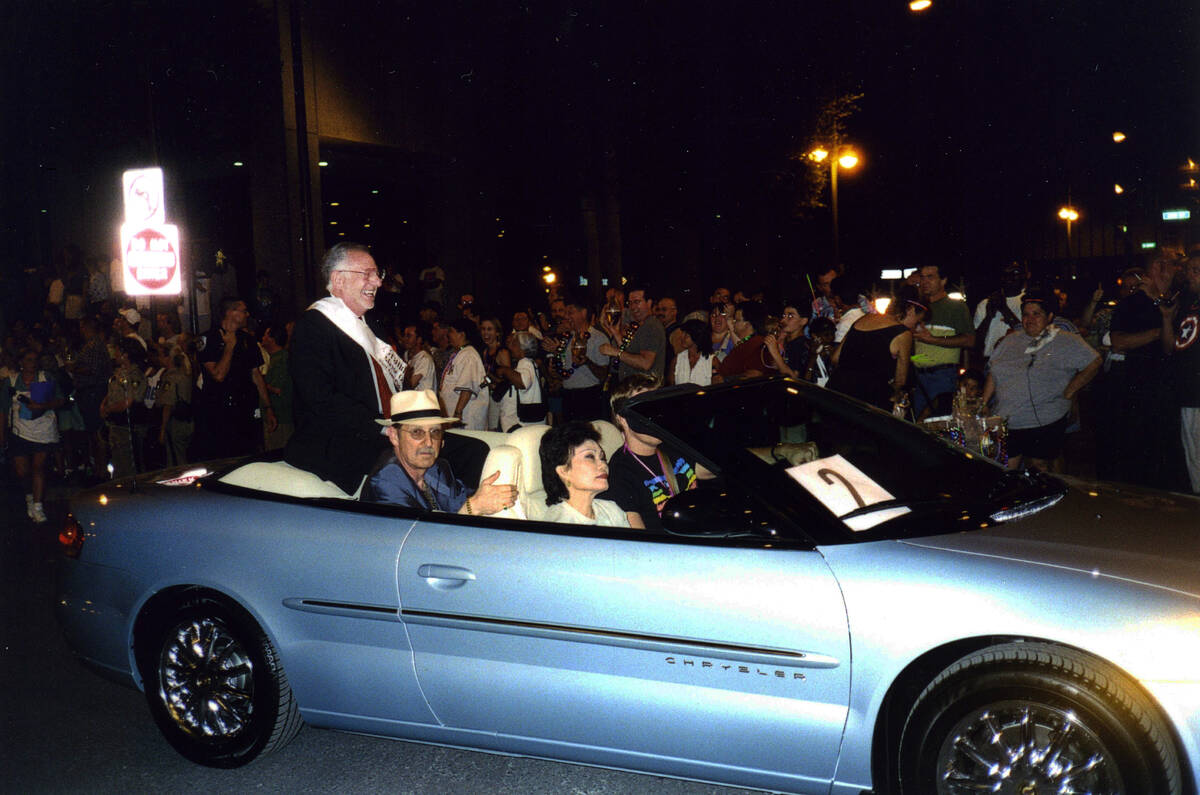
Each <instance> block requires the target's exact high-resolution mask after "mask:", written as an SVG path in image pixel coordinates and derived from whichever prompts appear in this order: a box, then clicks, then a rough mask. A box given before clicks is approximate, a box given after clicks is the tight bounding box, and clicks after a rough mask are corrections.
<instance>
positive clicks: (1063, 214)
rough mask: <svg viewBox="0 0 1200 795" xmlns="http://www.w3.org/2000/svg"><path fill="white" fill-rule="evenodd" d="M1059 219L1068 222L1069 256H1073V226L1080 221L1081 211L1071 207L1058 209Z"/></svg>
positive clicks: (1064, 206)
mask: <svg viewBox="0 0 1200 795" xmlns="http://www.w3.org/2000/svg"><path fill="white" fill-rule="evenodd" d="M1058 217H1059V218H1061V219H1063V220H1064V221H1066V222H1067V256H1068V257H1070V256H1071V224H1073V223H1075V222H1076V221H1078V220H1079V211H1078V210H1076V209H1075V208H1074V207H1072V206H1071V205H1069V204H1067V205H1063V206H1062V207H1059V208H1058Z"/></svg>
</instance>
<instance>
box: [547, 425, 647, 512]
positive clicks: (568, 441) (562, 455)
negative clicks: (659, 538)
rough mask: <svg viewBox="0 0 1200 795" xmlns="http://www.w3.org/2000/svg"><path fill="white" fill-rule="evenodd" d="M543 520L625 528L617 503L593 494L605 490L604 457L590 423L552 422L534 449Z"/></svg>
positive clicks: (606, 467)
mask: <svg viewBox="0 0 1200 795" xmlns="http://www.w3.org/2000/svg"><path fill="white" fill-rule="evenodd" d="M538 457H539V458H541V461H542V486H544V487H545V489H546V505H548V506H550V507H549V510H547V511H546V513H545V515H544V516H543V517H542V519H543V520H545V521H547V522H566V523H568V524H596V525H606V526H608V527H629V519H628V518H626V516H625V512H624V511H623V510H621V506H619V505H617V504H616V503H615V502H612V501H611V500H598V499H596V495H597V494H599V493H600V492H602V491H605V490H607V489H608V460H607V459H606V458H605V455H604V450H603V449H602V448H601V447H600V434H599V433H598V432H597V431H596V429H595V428H593V427H592V425H591V423H588V422H584V421H582V420H574V421H572V422H567V423H564V424H562V425H555V426H554V427H552V428H551V429H550V430H549V431H547V432H546V435H545V436H543V437H542V443H541V445H540V447H539V448H538Z"/></svg>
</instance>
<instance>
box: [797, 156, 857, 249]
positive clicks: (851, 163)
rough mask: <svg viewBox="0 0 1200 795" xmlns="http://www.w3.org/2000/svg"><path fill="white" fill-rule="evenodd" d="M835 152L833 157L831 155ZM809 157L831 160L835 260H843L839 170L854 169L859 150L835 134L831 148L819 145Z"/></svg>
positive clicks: (818, 159) (815, 160)
mask: <svg viewBox="0 0 1200 795" xmlns="http://www.w3.org/2000/svg"><path fill="white" fill-rule="evenodd" d="M830 154H833V155H834V156H833V157H830ZM808 159H809V160H812V161H813V162H814V163H824V162H825V161H826V160H828V161H829V203H830V206H831V207H832V208H833V261H834V262H840V261H841V252H840V242H839V240H838V171H839V170H841V169H846V170H849V169H852V168H854V167H855V166H857V165H858V159H859V158H858V152H856V151H854V149H853V148H851V147H849V146H842V145H841V143H840V141H839V140H838V137H837V135H836V134H835V135H834V140H833V146H832V147H830V148H829V149H826V148H825V147H822V146H818V147H817V148H816V149H813V150H812V151H811V152H809V153H808Z"/></svg>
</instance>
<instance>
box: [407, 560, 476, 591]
mask: <svg viewBox="0 0 1200 795" xmlns="http://www.w3.org/2000/svg"><path fill="white" fill-rule="evenodd" d="M417 576H418V577H424V578H425V581H426V582H427V583H429V584H430V585H432V586H433V587H434V588H439V589H442V590H446V589H449V588H461V587H463V586H464V585H466V584H467V583H468V582H470V581H471V580H474V579H475V572H473V571H471V570H470V569H464V568H463V567H462V566H443V565H440V564H437V563H422V564H421V565H420V566H418V567H417Z"/></svg>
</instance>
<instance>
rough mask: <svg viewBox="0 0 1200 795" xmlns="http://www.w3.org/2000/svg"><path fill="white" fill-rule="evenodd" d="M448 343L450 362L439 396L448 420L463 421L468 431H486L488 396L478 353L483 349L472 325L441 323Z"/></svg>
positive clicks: (464, 322)
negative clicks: (450, 418)
mask: <svg viewBox="0 0 1200 795" xmlns="http://www.w3.org/2000/svg"><path fill="white" fill-rule="evenodd" d="M442 325H443V326H444V327H445V328H446V331H447V336H448V338H449V341H450V350H451V353H450V358H449V359H448V360H447V361H446V366H445V368H443V369H442V377H441V379H440V380H439V382H438V383H439V385H440V388H439V390H438V394H439V396H440V397H441V399H442V409H443V410H444V411H445V412H446V416H447V417H452V418H454V419H459V420H462V423H463V424H462V427H463V428H465V429H466V430H469V431H483V430H487V418H488V405H489V404H490V403H491V395H490V394H489V393H488V389H487V387H486V386H485V385H484V376H485V375H486V372H485V371H484V368H483V359H482V358H481V357H480V355H479V350H480V348H482V346H483V342H482V340H481V339H480V338H479V330H478V329H477V328H476V326H475V323H474V322H472V321H470V320H466V319H461V318H459V319H455V320H446V321H443V322H442Z"/></svg>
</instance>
